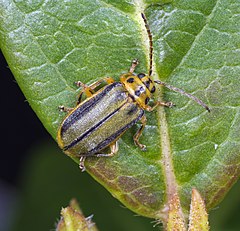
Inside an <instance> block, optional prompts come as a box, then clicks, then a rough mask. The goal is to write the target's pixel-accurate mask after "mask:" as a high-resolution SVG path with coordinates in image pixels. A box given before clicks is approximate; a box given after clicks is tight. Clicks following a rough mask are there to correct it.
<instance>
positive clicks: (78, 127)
mask: <svg viewBox="0 0 240 231" xmlns="http://www.w3.org/2000/svg"><path fill="white" fill-rule="evenodd" d="M143 114H144V111H143V110H142V109H141V108H139V107H138V106H137V105H136V103H134V102H132V101H131V99H130V98H129V96H128V94H127V93H126V91H125V90H124V88H123V85H122V84H121V83H119V82H115V83H112V84H109V85H107V86H106V87H104V88H102V89H100V90H99V91H98V92H96V93H95V94H94V95H93V96H92V97H89V98H88V99H86V100H85V101H84V102H82V103H81V104H79V105H78V106H77V107H76V108H75V109H74V110H73V111H72V112H71V113H70V114H69V115H67V117H66V119H65V120H64V121H63V123H62V126H61V129H60V130H59V136H58V137H59V139H61V140H60V141H59V143H60V146H62V148H63V149H64V151H65V152H66V153H71V155H72V154H74V155H94V154H96V153H99V151H101V150H102V149H104V148H105V147H107V146H109V144H111V143H112V142H114V141H115V140H116V139H117V138H118V137H119V136H120V135H121V134H122V133H123V132H124V131H125V130H127V129H128V128H130V127H131V126H132V125H133V124H135V123H136V122H137V121H138V120H139V119H140V118H141V117H142V116H143Z"/></svg>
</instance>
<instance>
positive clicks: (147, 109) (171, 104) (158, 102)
mask: <svg viewBox="0 0 240 231" xmlns="http://www.w3.org/2000/svg"><path fill="white" fill-rule="evenodd" d="M158 106H165V107H173V106H175V104H174V103H173V102H160V101H157V102H156V103H155V105H153V106H152V107H151V106H149V105H146V107H145V108H144V109H145V110H146V111H149V112H151V111H153V110H154V109H155V108H156V107H158Z"/></svg>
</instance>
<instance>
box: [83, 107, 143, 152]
mask: <svg viewBox="0 0 240 231" xmlns="http://www.w3.org/2000/svg"><path fill="white" fill-rule="evenodd" d="M143 115H144V110H142V109H141V113H140V115H139V116H138V117H137V118H136V119H135V120H133V121H131V122H130V123H129V124H127V125H125V126H124V127H122V128H120V129H119V130H117V132H116V133H114V134H112V135H111V136H109V137H108V138H107V139H106V140H104V141H103V142H101V143H100V144H98V146H97V147H95V148H93V149H92V150H90V151H89V152H88V153H85V154H83V156H84V155H85V156H93V155H94V154H98V153H97V151H100V150H102V149H104V148H106V147H107V146H108V145H109V144H111V143H112V142H113V141H114V140H116V139H117V138H118V137H119V136H120V135H121V134H122V133H123V132H124V131H126V130H127V129H128V128H130V127H132V126H133V125H134V124H135V123H137V121H139V120H140V119H141V118H142V116H143Z"/></svg>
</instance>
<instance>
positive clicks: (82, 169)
mask: <svg viewBox="0 0 240 231" xmlns="http://www.w3.org/2000/svg"><path fill="white" fill-rule="evenodd" d="M85 160H86V156H81V157H80V159H79V168H80V169H81V171H82V172H84V171H85V170H86V168H85V165H84V162H85Z"/></svg>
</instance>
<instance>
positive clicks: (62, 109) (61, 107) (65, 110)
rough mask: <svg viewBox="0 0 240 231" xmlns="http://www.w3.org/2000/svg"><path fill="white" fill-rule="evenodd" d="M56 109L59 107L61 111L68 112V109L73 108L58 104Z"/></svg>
mask: <svg viewBox="0 0 240 231" xmlns="http://www.w3.org/2000/svg"><path fill="white" fill-rule="evenodd" d="M58 109H59V110H60V111H63V112H70V111H72V110H73V108H70V107H65V106H63V105H61V106H59V107H58Z"/></svg>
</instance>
